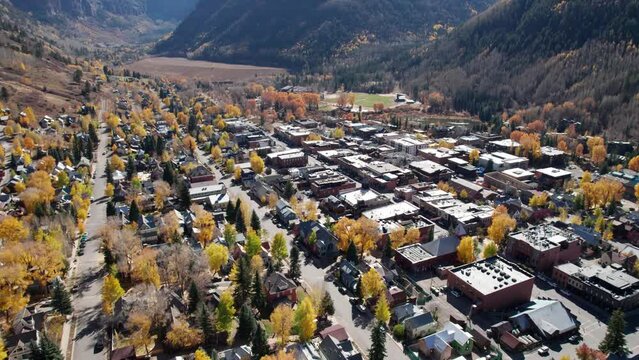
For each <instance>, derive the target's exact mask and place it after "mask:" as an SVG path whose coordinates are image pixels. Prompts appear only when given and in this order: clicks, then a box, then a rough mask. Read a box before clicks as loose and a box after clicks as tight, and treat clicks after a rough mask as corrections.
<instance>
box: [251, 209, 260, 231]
mask: <svg viewBox="0 0 639 360" xmlns="http://www.w3.org/2000/svg"><path fill="white" fill-rule="evenodd" d="M251 228H253V230H255V231H260V230H261V229H262V223H261V222H260V217H259V216H257V213H256V212H255V210H253V212H252V213H251Z"/></svg>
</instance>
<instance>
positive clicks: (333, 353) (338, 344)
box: [319, 324, 363, 360]
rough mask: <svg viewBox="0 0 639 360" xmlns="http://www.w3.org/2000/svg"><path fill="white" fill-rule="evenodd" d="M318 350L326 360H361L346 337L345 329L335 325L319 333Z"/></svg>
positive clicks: (358, 353)
mask: <svg viewBox="0 0 639 360" xmlns="http://www.w3.org/2000/svg"><path fill="white" fill-rule="evenodd" d="M320 338H321V339H322V341H321V342H320V344H319V350H320V352H321V353H322V355H323V357H322V359H326V360H362V359H363V358H362V354H361V353H360V352H359V351H358V350H357V348H356V347H355V345H354V344H353V342H351V340H350V339H349V337H348V333H346V329H344V327H343V326H342V325H339V324H336V325H333V326H330V327H327V328H326V329H324V330H322V331H320Z"/></svg>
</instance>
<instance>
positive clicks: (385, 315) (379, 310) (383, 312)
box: [375, 293, 390, 324]
mask: <svg viewBox="0 0 639 360" xmlns="http://www.w3.org/2000/svg"><path fill="white" fill-rule="evenodd" d="M375 319H377V321H379V322H380V323H382V324H388V321H390V309H389V307H388V301H387V300H386V294H385V293H382V294H381V295H380V297H379V299H378V300H377V305H376V306H375Z"/></svg>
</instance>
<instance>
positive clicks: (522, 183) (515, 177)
mask: <svg viewBox="0 0 639 360" xmlns="http://www.w3.org/2000/svg"><path fill="white" fill-rule="evenodd" d="M533 176H534V173H532V172H530V171H528V170H524V169H521V168H513V169H507V170H503V171H493V172H490V173H487V174H484V185H485V186H488V187H490V188H494V189H498V190H501V191H503V192H505V193H507V194H512V195H515V196H516V195H517V194H518V193H519V192H520V191H524V192H526V191H532V190H535V189H537V183H536V182H534V181H533Z"/></svg>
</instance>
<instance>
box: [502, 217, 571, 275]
mask: <svg viewBox="0 0 639 360" xmlns="http://www.w3.org/2000/svg"><path fill="white" fill-rule="evenodd" d="M508 238H509V240H510V241H509V242H508V246H507V247H506V254H507V255H508V256H509V257H513V258H514V259H516V260H517V261H518V262H522V263H525V264H526V265H528V266H530V267H532V268H533V269H535V270H536V271H550V270H552V268H553V266H555V265H558V264H563V263H566V262H573V261H576V260H577V259H579V256H580V255H581V241H580V240H579V238H578V237H577V236H576V235H574V234H573V233H572V232H570V231H569V230H561V229H558V228H556V227H554V226H553V225H550V224H542V225H538V226H535V227H531V228H528V229H526V230H522V231H519V232H516V233H512V234H510V235H509V236H508Z"/></svg>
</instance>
